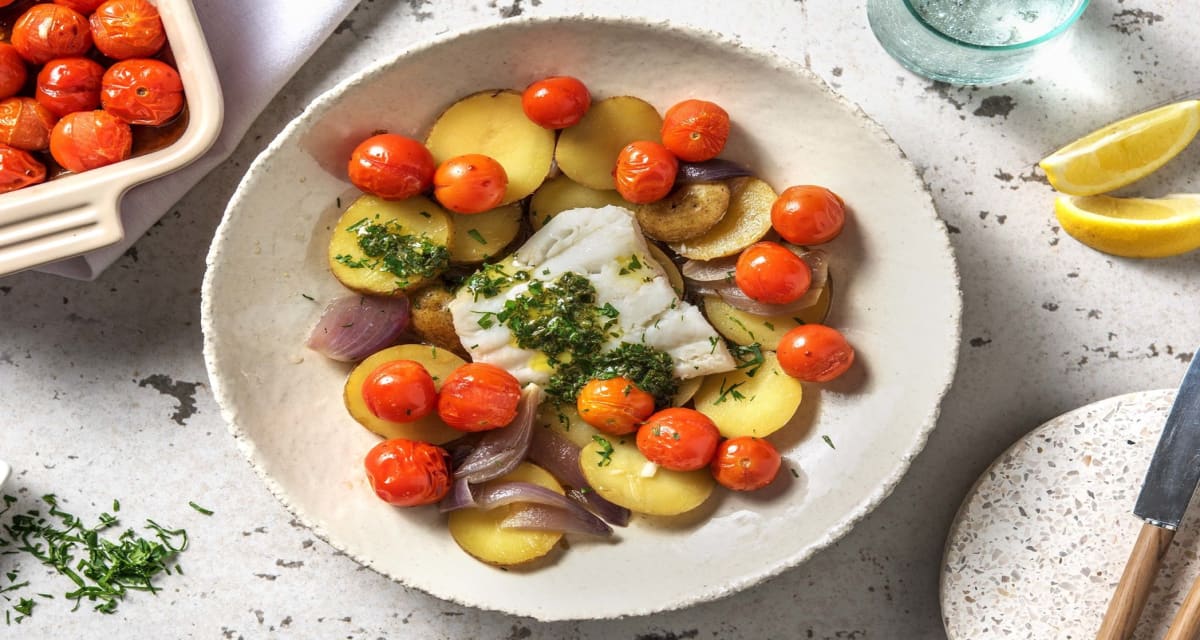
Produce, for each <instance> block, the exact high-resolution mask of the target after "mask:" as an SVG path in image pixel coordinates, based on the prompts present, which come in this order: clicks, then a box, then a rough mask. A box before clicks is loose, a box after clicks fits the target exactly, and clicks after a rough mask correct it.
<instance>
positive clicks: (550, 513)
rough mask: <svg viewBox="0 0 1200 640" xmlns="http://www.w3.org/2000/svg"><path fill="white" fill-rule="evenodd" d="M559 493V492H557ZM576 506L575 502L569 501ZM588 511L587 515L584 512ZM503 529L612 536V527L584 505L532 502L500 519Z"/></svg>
mask: <svg viewBox="0 0 1200 640" xmlns="http://www.w3.org/2000/svg"><path fill="white" fill-rule="evenodd" d="M556 495H557V494H556ZM567 504H570V505H572V506H575V503H573V502H569V501H568V502H567ZM584 513H586V514H587V516H586V517H585V516H583V515H582V514H584ZM500 528H501V529H533V530H535V531H562V532H563V533H585V534H589V535H594V536H611V535H612V532H613V530H612V527H610V526H608V525H607V524H604V521H603V520H601V519H600V518H597V517H596V516H593V515H592V514H591V513H588V511H587V510H585V509H583V508H582V507H581V508H580V509H579V511H572V510H568V509H560V508H558V507H546V506H542V505H540V504H531V505H529V506H527V507H525V508H524V509H521V510H519V511H516V512H514V513H513V514H512V515H510V516H508V517H507V518H505V519H503V520H501V521H500Z"/></svg>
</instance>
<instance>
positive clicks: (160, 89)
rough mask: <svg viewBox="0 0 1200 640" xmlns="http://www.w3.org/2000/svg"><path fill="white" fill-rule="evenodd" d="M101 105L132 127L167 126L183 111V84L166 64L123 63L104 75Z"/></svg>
mask: <svg viewBox="0 0 1200 640" xmlns="http://www.w3.org/2000/svg"><path fill="white" fill-rule="evenodd" d="M100 102H101V104H103V105H104V110H105V111H107V112H109V113H111V114H113V115H114V116H116V117H118V118H120V119H122V120H124V121H125V122H128V123H129V124H145V125H150V126H157V125H160V124H165V123H167V122H169V121H170V120H171V119H172V118H174V117H175V116H177V115H179V112H180V111H182V110H183V81H182V80H180V78H179V72H178V71H175V69H173V68H171V65H168V64H166V63H164V62H159V61H158V60H143V59H140V58H139V59H134V60H124V61H122V62H118V63H116V64H114V65H113V66H111V67H109V68H108V71H105V72H104V79H103V81H102V83H101V87H100Z"/></svg>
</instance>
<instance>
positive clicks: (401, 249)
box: [329, 196, 453, 296]
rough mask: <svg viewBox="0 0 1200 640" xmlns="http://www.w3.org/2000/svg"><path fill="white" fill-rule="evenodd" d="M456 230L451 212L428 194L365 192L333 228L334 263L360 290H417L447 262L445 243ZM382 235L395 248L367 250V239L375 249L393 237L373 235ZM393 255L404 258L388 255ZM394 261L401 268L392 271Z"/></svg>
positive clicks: (349, 284) (337, 273)
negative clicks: (403, 196)
mask: <svg viewBox="0 0 1200 640" xmlns="http://www.w3.org/2000/svg"><path fill="white" fill-rule="evenodd" d="M452 230H453V225H452V223H451V222H450V216H449V215H448V214H447V213H446V211H445V210H444V209H442V208H441V207H440V206H438V205H437V203H435V202H433V201H431V200H429V199H427V198H422V197H420V196H417V197H414V198H409V199H407V200H384V199H382V198H377V197H375V196H362V197H360V198H359V199H357V200H355V201H354V202H353V203H351V205H350V206H349V207H347V208H346V212H345V213H343V214H342V217H341V218H339V219H338V221H337V224H336V225H335V226H334V228H333V236H332V237H331V238H330V239H329V269H330V271H332V272H333V276H334V277H335V278H337V279H338V281H339V282H341V283H342V284H343V285H345V286H346V287H347V288H349V289H352V290H354V291H356V292H358V293H363V294H367V295H376V296H390V295H395V294H397V293H403V292H405V291H413V290H415V289H417V288H419V287H421V286H422V285H424V284H425V283H427V282H429V281H430V280H431V279H432V278H434V277H436V276H437V275H438V274H440V273H441V272H442V271H443V270H444V269H445V268H446V264H447V260H448V251H447V249H446V245H447V244H449V242H450V236H451V233H452ZM389 238H391V239H392V240H391V241H388V239H389ZM381 239H382V240H385V241H388V242H391V244H393V245H394V247H396V250H395V251H392V252H384V253H381V254H380V255H367V252H366V250H364V248H363V241H364V240H366V241H367V244H368V246H369V247H372V249H373V253H380V252H379V248H382V246H385V245H387V244H388V242H383V243H381V242H371V240H376V241H378V240H381ZM414 249H419V251H415V250H414ZM388 255H392V256H394V257H396V258H399V260H398V261H390V260H385V258H386V257H387V256H388ZM389 263H392V264H398V265H399V266H400V267H401V272H400V273H393V272H392V271H389V270H388V266H389ZM438 265H440V267H439V266H438ZM435 267H436V268H435Z"/></svg>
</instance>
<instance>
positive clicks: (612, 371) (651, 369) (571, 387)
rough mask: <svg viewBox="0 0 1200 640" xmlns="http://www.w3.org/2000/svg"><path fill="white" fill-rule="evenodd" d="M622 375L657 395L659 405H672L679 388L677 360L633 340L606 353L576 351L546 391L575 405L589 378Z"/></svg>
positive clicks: (552, 396) (555, 373)
mask: <svg viewBox="0 0 1200 640" xmlns="http://www.w3.org/2000/svg"><path fill="white" fill-rule="evenodd" d="M616 377H622V378H628V379H630V380H632V381H633V383H634V384H635V385H637V387H638V388H639V389H641V390H642V391H645V392H646V393H649V394H650V395H652V396H654V402H655V405H656V406H659V407H666V406H670V404H671V397H672V396H674V395H675V391H676V390H677V389H678V387H679V381H677V380H676V379H675V361H674V360H672V359H671V355H670V354H668V353H667V352H665V351H660V350H658V349H655V348H654V347H651V346H648V345H644V344H634V343H631V342H625V343H622V344H621V346H619V347H617V348H616V349H613V350H612V351H609V352H606V353H583V354H581V353H580V352H576V353H575V356H574V358H572V359H571V361H570V362H564V363H562V364H560V365H559V367H558V369H557V370H556V371H555V372H554V375H552V376H550V382H549V383H548V384H547V385H546V394H547V395H549V396H550V397H551V398H552V399H553V400H554V401H556V402H559V403H564V402H565V403H569V404H574V403H575V399H576V398H578V397H579V392H580V391H582V390H583V386H584V385H586V384H587V383H588V381H589V380H608V379H611V378H616Z"/></svg>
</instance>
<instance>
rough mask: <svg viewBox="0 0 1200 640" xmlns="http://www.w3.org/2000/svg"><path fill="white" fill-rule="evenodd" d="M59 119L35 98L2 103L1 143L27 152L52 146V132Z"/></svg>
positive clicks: (0, 115)
mask: <svg viewBox="0 0 1200 640" xmlns="http://www.w3.org/2000/svg"><path fill="white" fill-rule="evenodd" d="M57 121H58V118H57V117H56V116H55V115H54V114H53V113H51V112H50V110H49V109H47V108H46V107H43V106H42V105H41V104H38V101H37V100H34V99H33V98H24V97H19V98H8V99H7V100H2V101H0V143H3V144H7V145H9V146H10V147H16V148H18V149H23V150H25V151H42V150H44V149H46V147H48V146H50V132H51V131H52V130H53V129H54V124H55V122H57Z"/></svg>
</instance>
